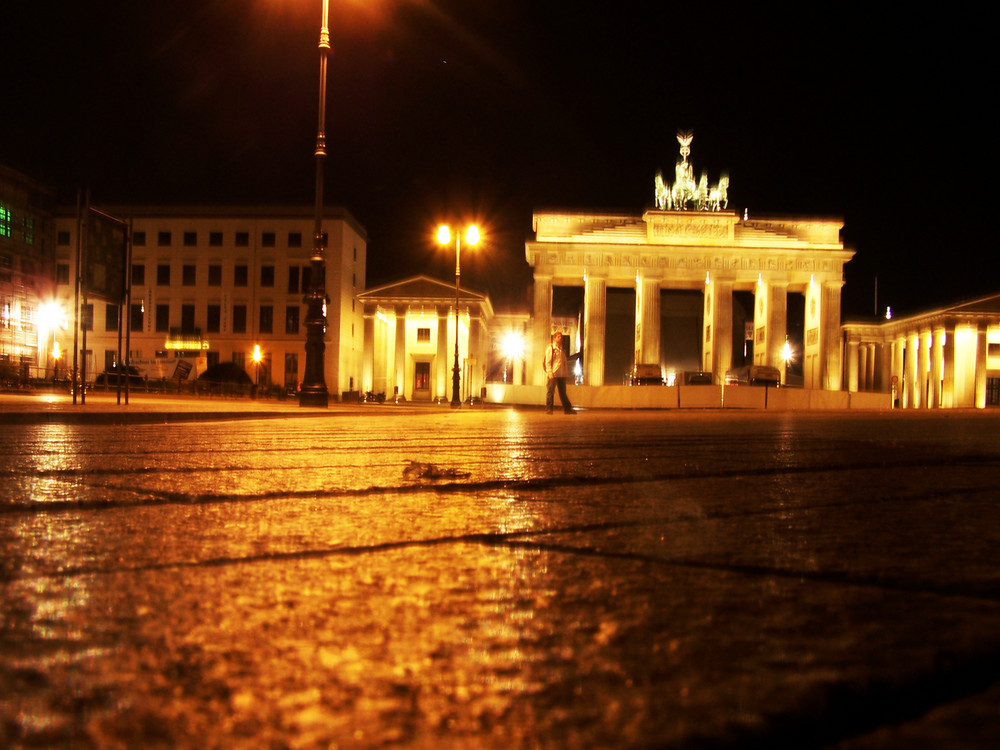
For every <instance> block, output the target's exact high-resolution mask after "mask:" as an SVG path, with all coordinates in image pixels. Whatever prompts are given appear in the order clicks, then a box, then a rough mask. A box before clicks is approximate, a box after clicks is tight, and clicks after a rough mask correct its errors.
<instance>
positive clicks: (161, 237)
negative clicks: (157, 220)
mask: <svg viewBox="0 0 1000 750" xmlns="http://www.w3.org/2000/svg"><path fill="white" fill-rule="evenodd" d="M170 240H171V237H170V232H157V233H156V244H157V245H158V246H159V247H170Z"/></svg>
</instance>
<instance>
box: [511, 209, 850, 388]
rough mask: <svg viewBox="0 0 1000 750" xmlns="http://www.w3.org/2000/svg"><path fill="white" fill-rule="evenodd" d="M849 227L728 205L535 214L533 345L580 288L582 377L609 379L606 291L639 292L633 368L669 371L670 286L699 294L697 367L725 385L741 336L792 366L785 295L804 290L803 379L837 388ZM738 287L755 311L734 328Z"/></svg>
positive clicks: (593, 381) (537, 369)
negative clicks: (565, 290)
mask: <svg viewBox="0 0 1000 750" xmlns="http://www.w3.org/2000/svg"><path fill="white" fill-rule="evenodd" d="M842 226H843V223H842V221H840V220H839V219H824V218H788V217H784V218H782V217H771V218H764V217H754V218H753V219H750V218H748V217H747V216H746V215H744V216H740V215H738V214H736V213H734V212H731V211H727V210H685V209H680V210H665V209H650V210H647V211H646V212H644V213H643V214H641V215H628V214H596V213H580V212H572V211H550V212H544V213H536V214H535V215H534V217H533V227H534V230H535V238H534V239H533V240H529V241H528V242H527V243H526V245H525V255H526V258H527V261H528V263H529V265H531V267H532V269H533V276H534V309H533V326H532V346H533V350H534V352H535V353H537V352H540V351H544V347H545V343H546V342H547V341H548V339H549V336H550V335H551V330H552V327H553V308H552V303H553V294H554V290H555V289H557V288H558V287H567V286H568V287H582V289H583V314H582V329H583V330H582V336H581V337H580V340H581V341H582V362H583V384H584V385H591V386H600V385H604V384H605V381H606V376H607V375H608V373H607V372H606V368H605V350H606V347H607V345H608V339H607V337H608V330H607V327H606V323H607V319H606V315H607V298H608V293H609V289H614V288H624V289H630V290H633V291H634V297H635V318H634V358H633V363H634V364H639V365H660V366H661V368H663V369H665V368H666V366H667V364H668V363H669V362H670V361H671V359H672V353H671V352H670V351H664V350H663V347H662V346H661V341H663V340H664V339H665V337H664V336H662V335H661V334H662V333H663V332H662V331H661V320H662V318H661V314H660V304H661V292H663V291H665V290H690V291H697V292H700V293H701V295H702V305H701V307H702V316H701V323H700V329H699V332H698V337H699V339H700V342H699V348H700V352H699V353H698V355H697V356H698V367H697V368H694V369H700V370H701V371H703V372H705V373H711V375H712V378H713V380H714V382H716V383H721V382H722V381H723V379H724V378H725V375H726V372H727V370H729V369H730V368H731V367H732V366H733V351H734V343H735V344H736V348H738V347H739V342H741V341H743V340H744V339H748V340H749V341H750V342H752V346H751V347H748V349H750V350H752V362H748V364H749V363H752V364H757V365H768V366H773V367H777V368H779V369H783V368H784V367H785V364H786V363H785V361H784V359H783V356H782V351H783V348H784V345H785V341H786V335H787V333H788V322H787V310H788V301H787V300H788V295H790V294H799V295H802V296H803V297H804V304H803V306H802V308H803V310H804V314H803V321H802V331H803V342H802V351H801V352H798V353H797V356H800V357H801V363H802V372H803V385H804V387H806V388H815V389H826V390H839V389H840V387H841V373H842V363H841V344H840V296H841V287H842V286H843V283H844V275H843V267H844V264H845V263H847V262H848V261H849V260H850V259H851V257H852V256H853V255H854V252H853V251H852V250H850V249H847V248H845V247H844V245H843V243H842V242H841V240H840V229H841V227H842ZM738 292H746V293H749V294H750V295H752V299H753V310H752V313H748V314H747V315H746V316H745V320H744V326H742V327H741V328H740V330H734V312H733V310H734V305H733V299H734V294H735V293H738ZM796 309H797V308H796ZM734 337H735V338H734ZM530 361H531V363H532V365H533V369H532V376H531V377H532V382H534V383H536V384H540V383H542V382H544V373H543V372H542V369H541V366H540V364H539V361H540V358H539V357H537V356H535V357H532V358H531V360H530Z"/></svg>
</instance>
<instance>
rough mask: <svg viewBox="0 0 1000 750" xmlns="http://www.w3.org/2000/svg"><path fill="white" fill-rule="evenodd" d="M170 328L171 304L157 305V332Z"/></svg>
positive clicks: (164, 331) (165, 331) (163, 331)
mask: <svg viewBox="0 0 1000 750" xmlns="http://www.w3.org/2000/svg"><path fill="white" fill-rule="evenodd" d="M169 330H170V305H157V306H156V332H157V333H167V332H168V331H169Z"/></svg>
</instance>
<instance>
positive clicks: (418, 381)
mask: <svg viewBox="0 0 1000 750" xmlns="http://www.w3.org/2000/svg"><path fill="white" fill-rule="evenodd" d="M413 400H414V401H430V400H431V363H430V362H415V363H414V365H413Z"/></svg>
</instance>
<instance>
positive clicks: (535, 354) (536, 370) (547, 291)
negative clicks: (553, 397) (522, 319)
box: [525, 274, 552, 385]
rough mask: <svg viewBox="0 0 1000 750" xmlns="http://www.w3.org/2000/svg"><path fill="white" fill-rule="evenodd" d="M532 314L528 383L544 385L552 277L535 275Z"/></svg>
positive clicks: (550, 335)
mask: <svg viewBox="0 0 1000 750" xmlns="http://www.w3.org/2000/svg"><path fill="white" fill-rule="evenodd" d="M534 292H535V293H534V297H535V299H534V315H533V318H532V328H531V347H530V348H529V350H528V352H527V354H526V355H525V356H526V357H527V365H528V367H527V370H528V378H529V381H528V382H530V383H533V384H534V385H545V368H544V367H543V362H542V360H543V358H544V357H545V349H546V348H547V347H548V345H549V341H550V340H551V338H552V277H551V276H539V275H537V274H536V275H535V287H534Z"/></svg>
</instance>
